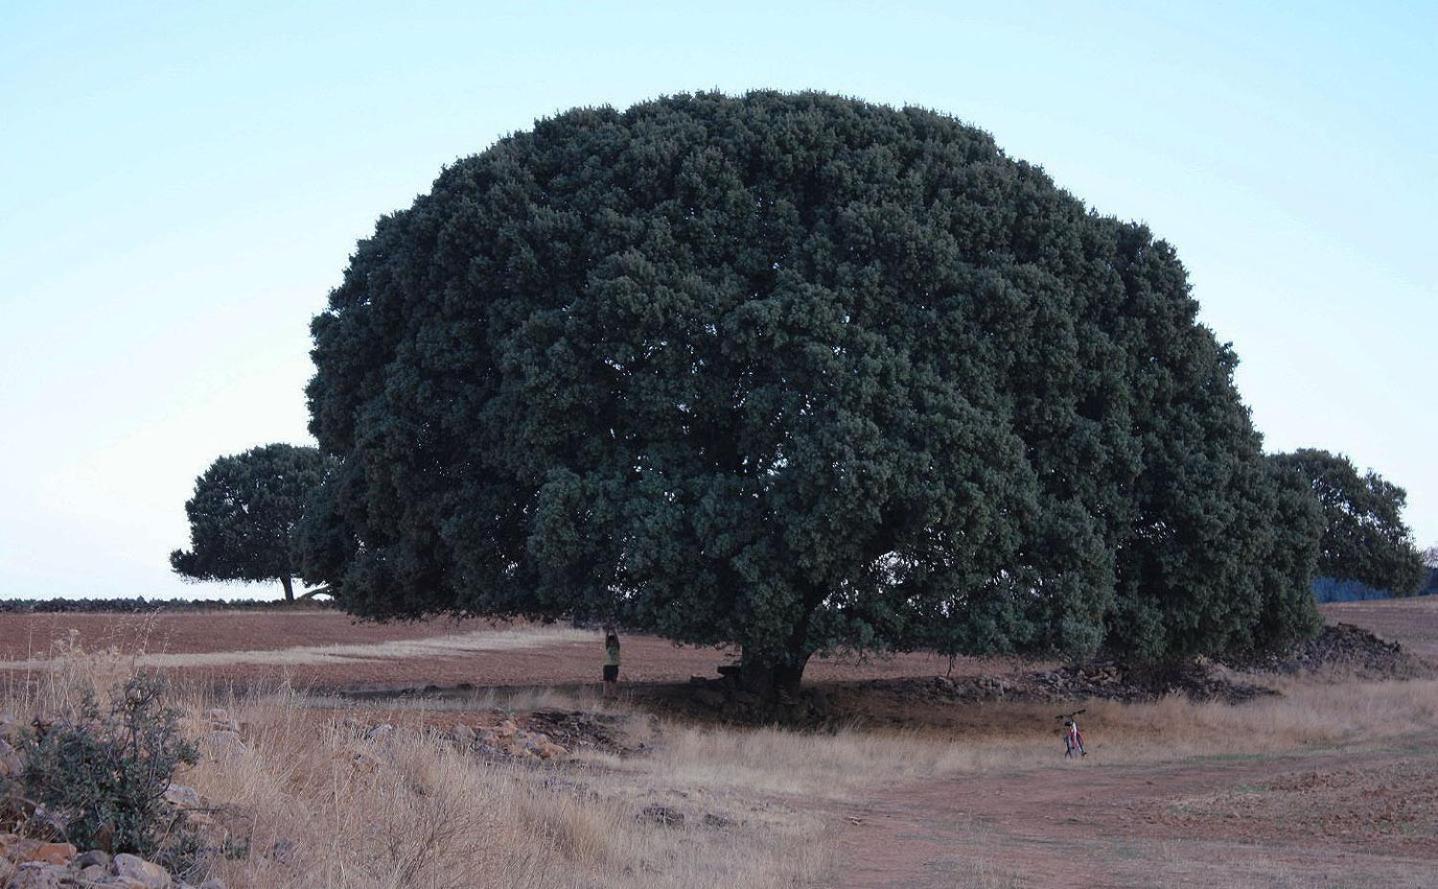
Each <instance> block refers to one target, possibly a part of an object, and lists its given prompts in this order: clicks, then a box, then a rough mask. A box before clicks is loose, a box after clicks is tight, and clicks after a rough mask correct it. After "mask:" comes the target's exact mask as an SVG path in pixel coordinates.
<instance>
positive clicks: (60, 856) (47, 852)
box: [25, 843, 77, 865]
mask: <svg viewBox="0 0 1438 889" xmlns="http://www.w3.org/2000/svg"><path fill="white" fill-rule="evenodd" d="M76 851H77V850H76V849H75V847H74V846H72V845H70V844H69V843H42V844H40V845H39V846H36V847H35V848H34V849H31V850H30V851H29V853H28V854H26V856H25V857H26V858H28V859H29V860H30V861H43V862H44V863H46V864H61V865H63V864H69V863H70V860H71V859H73V858H74V857H75V853H76Z"/></svg>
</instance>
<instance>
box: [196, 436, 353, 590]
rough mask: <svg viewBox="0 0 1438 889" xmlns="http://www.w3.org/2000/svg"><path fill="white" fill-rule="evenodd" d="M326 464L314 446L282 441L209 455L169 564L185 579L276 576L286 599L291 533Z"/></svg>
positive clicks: (292, 571)
mask: <svg viewBox="0 0 1438 889" xmlns="http://www.w3.org/2000/svg"><path fill="white" fill-rule="evenodd" d="M330 464H331V461H330V460H328V459H326V458H325V457H324V456H323V455H321V454H320V452H319V449H317V448H305V447H295V446H294V445H287V444H272V445H264V446H263V447H258V448H252V449H250V450H248V451H245V452H244V453H243V454H235V455H232V456H228V457H220V458H219V459H217V460H215V462H214V463H212V464H210V468H209V469H207V470H205V473H204V475H201V476H200V477H199V478H197V479H195V494H194V496H193V497H191V498H190V499H189V501H188V502H187V503H186V504H185V513H186V514H187V515H188V516H189V517H190V549H189V550H175V551H174V552H173V553H171V554H170V565H171V566H172V567H173V568H174V569H175V571H176V572H177V573H178V574H180V575H182V576H184V577H187V578H190V579H192V580H239V581H265V580H277V581H279V582H280V585H281V586H283V587H284V591H285V598H286V599H293V598H294V586H293V579H294V577H295V576H296V575H297V574H298V573H299V572H298V570H297V568H298V563H297V560H296V559H295V558H293V557H292V556H291V552H290V539H291V536H292V534H293V531H294V527H295V524H296V523H297V522H298V521H299V520H300V517H301V516H302V515H303V513H304V505H305V500H306V499H307V498H308V497H309V496H310V495H311V494H312V493H314V491H315V490H316V489H317V488H318V487H319V485H320V482H321V481H323V480H324V477H325V473H326V471H327V469H328V467H329V466H330Z"/></svg>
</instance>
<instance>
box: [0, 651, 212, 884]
mask: <svg viewBox="0 0 1438 889" xmlns="http://www.w3.org/2000/svg"><path fill="white" fill-rule="evenodd" d="M164 692H165V685H164V682H163V680H160V679H158V678H155V677H148V676H136V677H133V678H131V679H130V680H129V681H127V682H125V683H124V684H123V685H120V686H117V687H116V689H115V691H114V693H113V696H112V703H111V705H110V707H109V709H108V711H103V710H102V708H101V706H100V704H99V702H98V701H97V700H96V699H95V695H94V694H93V692H88V691H87V692H85V694H84V696H83V698H82V699H81V701H80V702H79V704H78V706H77V707H76V710H75V713H74V714H73V716H72V717H71V718H69V719H66V720H62V721H57V722H55V723H52V724H49V725H44V724H39V725H37V726H36V728H35V730H34V731H33V732H32V733H30V734H28V735H27V736H26V737H25V738H24V739H23V741H22V744H21V749H22V753H23V754H24V760H25V768H24V772H23V773H22V775H21V779H20V780H21V783H22V784H23V786H24V794H25V796H26V797H27V799H28V800H29V801H31V802H33V803H34V804H36V805H37V806H38V807H41V808H43V810H44V812H45V813H46V814H47V815H48V817H50V818H53V819H56V820H57V821H58V822H59V824H60V825H61V826H63V830H64V834H65V838H66V839H67V840H68V841H69V842H71V843H73V844H74V845H76V846H78V847H80V848H83V849H103V850H105V851H107V852H130V853H134V854H137V855H141V856H143V857H145V858H149V859H152V860H155V861H159V862H162V863H164V864H166V865H167V866H170V867H172V868H173V867H176V866H178V865H184V864H186V863H187V862H186V860H185V859H187V858H188V857H189V855H190V854H191V853H192V851H193V846H194V840H193V832H192V831H191V829H190V827H189V825H188V824H187V823H186V819H185V816H184V814H183V813H182V812H180V811H178V810H177V809H176V808H175V807H174V806H173V805H171V804H170V803H169V802H168V801H167V800H166V799H165V791H167V790H168V789H169V787H170V782H171V779H172V778H173V777H174V774H175V770H176V769H177V768H178V767H179V766H181V765H182V764H183V765H194V764H195V763H196V762H197V761H198V758H199V752H198V750H197V748H196V747H195V745H194V744H193V743H191V742H190V741H188V740H186V739H185V737H184V736H183V735H182V734H181V732H180V727H179V719H180V711H179V710H177V709H175V708H172V707H168V706H166V705H165V704H164V701H163V695H164Z"/></svg>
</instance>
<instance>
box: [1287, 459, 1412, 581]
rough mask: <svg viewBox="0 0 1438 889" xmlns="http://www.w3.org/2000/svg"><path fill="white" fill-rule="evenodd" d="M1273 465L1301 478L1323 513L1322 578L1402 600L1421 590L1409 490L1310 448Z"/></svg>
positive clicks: (1320, 563) (1348, 462) (1320, 553)
mask: <svg viewBox="0 0 1438 889" xmlns="http://www.w3.org/2000/svg"><path fill="white" fill-rule="evenodd" d="M1273 460H1274V462H1275V463H1277V464H1278V465H1279V466H1282V467H1284V468H1286V469H1289V470H1293V471H1296V472H1299V473H1301V474H1302V475H1303V477H1304V478H1305V479H1306V480H1307V482H1308V483H1309V485H1310V486H1311V487H1312V489H1313V496H1314V497H1316V498H1317V499H1318V503H1319V505H1320V506H1321V507H1322V509H1323V522H1324V529H1323V541H1322V545H1321V548H1320V552H1319V556H1318V574H1319V575H1320V576H1322V577H1332V578H1334V579H1336V580H1356V581H1359V582H1360V583H1364V584H1367V585H1368V586H1370V587H1376V588H1378V589H1381V590H1389V591H1391V592H1392V593H1393V594H1394V595H1398V596H1410V595H1412V594H1413V593H1415V592H1417V591H1418V588H1419V586H1420V585H1422V583H1423V580H1424V576H1425V572H1424V570H1423V555H1422V554H1421V553H1420V552H1419V551H1418V547H1417V546H1415V545H1414V543H1413V533H1412V532H1411V531H1410V530H1409V529H1408V526H1407V525H1405V524H1404V523H1403V507H1404V506H1406V505H1407V503H1408V493H1407V492H1406V491H1404V490H1403V489H1402V488H1400V487H1398V486H1397V485H1395V484H1392V483H1390V482H1388V481H1385V480H1384V478H1383V477H1382V476H1381V475H1379V474H1378V473H1376V472H1373V471H1372V470H1369V471H1368V472H1366V473H1364V474H1362V475H1360V474H1359V473H1358V469H1357V467H1355V466H1354V465H1353V462H1352V461H1351V460H1349V459H1348V458H1347V457H1345V456H1343V455H1342V454H1330V453H1329V452H1328V451H1321V450H1317V449H1315V448H1304V449H1301V450H1298V451H1294V452H1293V453H1291V454H1276V455H1274V457H1273Z"/></svg>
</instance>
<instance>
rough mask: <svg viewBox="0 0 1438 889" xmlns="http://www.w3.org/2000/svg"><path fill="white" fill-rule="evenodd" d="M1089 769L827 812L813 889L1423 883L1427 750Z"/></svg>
mask: <svg viewBox="0 0 1438 889" xmlns="http://www.w3.org/2000/svg"><path fill="white" fill-rule="evenodd" d="M1421 741H1422V739H1415V743H1421ZM1097 758H1098V755H1097V754H1095V755H1094V756H1090V757H1089V759H1088V760H1086V761H1083V762H1081V763H1064V762H1063V761H1062V759H1059V760H1058V761H1056V763H1055V766H1054V767H1053V768H1052V769H1043V770H1035V771H1025V772H1016V773H1012V774H985V775H981V776H973V777H967V778H962V779H951V780H945V781H939V782H928V783H925V784H924V785H920V786H913V787H902V788H894V789H892V790H889V791H886V792H883V793H881V794H879V795H876V796H875V797H873V798H871V799H870V800H868V801H866V802H865V803H863V804H861V805H857V806H853V807H850V808H846V809H840V810H836V811H834V812H831V813H829V814H830V817H831V820H832V822H833V823H834V824H835V825H836V827H835V830H836V834H837V840H836V841H837V844H838V849H839V854H838V860H837V861H836V865H835V868H834V871H833V875H832V882H831V883H830V884H829V885H831V886H833V887H835V889H879V887H913V889H926V887H935V889H937V887H945V889H951V887H967V886H974V887H991V886H992V887H1066V886H1088V887H1123V889H1155V887H1190V886H1191V887H1204V889H1213V887H1318V886H1324V887H1328V886H1334V887H1337V886H1345V887H1413V889H1417V887H1420V886H1431V885H1433V884H1432V883H1431V882H1425V881H1426V880H1428V876H1427V875H1428V874H1432V873H1438V821H1435V815H1438V810H1435V803H1434V793H1435V791H1438V747H1433V746H1429V747H1426V748H1424V747H1415V748H1411V749H1409V750H1406V751H1404V750H1398V751H1394V750H1388V751H1371V752H1366V753H1357V754H1355V753H1336V752H1330V753H1324V754H1318V755H1308V756H1288V757H1265V758H1251V759H1239V760H1232V759H1229V760H1225V759H1200V760H1191V761H1184V762H1178V763H1171V764H1165V765H1157V766H1126V765H1122V764H1100V763H1098V762H1096V760H1097ZM1415 875H1423V876H1421V877H1420V876H1415Z"/></svg>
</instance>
